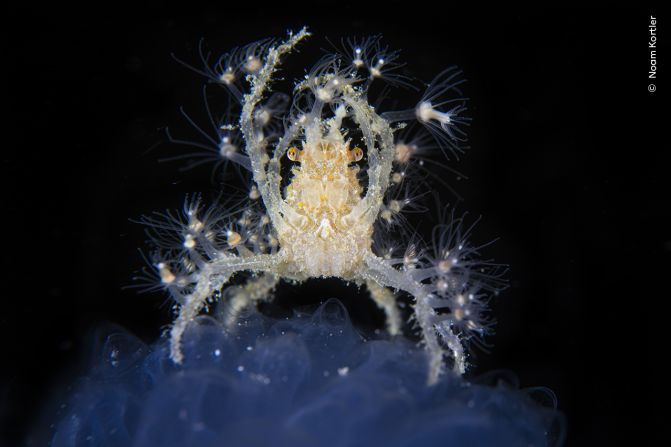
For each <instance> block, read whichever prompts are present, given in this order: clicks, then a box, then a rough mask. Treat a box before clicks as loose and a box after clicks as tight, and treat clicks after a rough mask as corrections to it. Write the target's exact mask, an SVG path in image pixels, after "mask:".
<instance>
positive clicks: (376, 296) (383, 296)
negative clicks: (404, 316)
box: [366, 279, 401, 335]
mask: <svg viewBox="0 0 671 447" xmlns="http://www.w3.org/2000/svg"><path fill="white" fill-rule="evenodd" d="M366 288H368V291H369V292H370V296H371V298H373V301H375V304H377V306H378V307H379V308H380V309H382V310H384V313H385V315H386V317H387V331H389V334H390V335H398V333H399V332H400V331H401V313H400V312H399V311H398V306H397V305H396V297H395V296H394V293H393V292H392V291H391V290H389V289H388V288H386V287H384V286H381V285H380V284H378V283H377V282H375V281H373V280H370V279H369V280H367V281H366Z"/></svg>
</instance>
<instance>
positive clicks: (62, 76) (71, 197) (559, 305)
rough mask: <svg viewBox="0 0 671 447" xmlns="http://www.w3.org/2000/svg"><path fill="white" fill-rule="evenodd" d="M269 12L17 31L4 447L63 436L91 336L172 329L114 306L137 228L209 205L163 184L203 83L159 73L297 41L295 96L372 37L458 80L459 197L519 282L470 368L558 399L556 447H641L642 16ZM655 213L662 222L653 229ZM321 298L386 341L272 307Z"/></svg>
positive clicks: (647, 131)
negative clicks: (356, 327) (335, 48)
mask: <svg viewBox="0 0 671 447" xmlns="http://www.w3.org/2000/svg"><path fill="white" fill-rule="evenodd" d="M280 6H281V7H278V6H276V7H273V8H257V9H254V10H247V11H244V10H241V9H237V8H233V7H230V8H223V9H220V10H211V9H198V8H196V7H189V6H188V5H185V6H183V8H182V9H179V10H172V11H171V10H168V9H165V8H164V7H163V6H161V5H160V4H158V3H156V4H148V5H147V6H145V7H144V8H143V10H142V11H140V10H134V9H128V10H121V9H119V10H110V11H105V12H101V11H93V10H91V11H87V10H81V9H77V10H75V9H73V10H67V9H58V10H56V9H53V10H48V9H40V10H39V11H33V12H30V11H27V10H26V11H22V10H15V11H12V12H11V14H10V15H9V21H8V22H9V23H10V27H11V29H10V33H9V34H8V36H7V38H6V43H8V51H7V52H5V55H4V57H3V65H4V66H5V69H4V71H5V72H8V74H9V81H8V82H7V84H5V87H6V93H5V97H6V98H8V101H6V102H5V111H6V112H8V113H7V115H6V117H5V122H6V123H7V124H8V126H7V129H6V131H5V132H4V138H3V144H2V146H3V150H2V167H3V171H4V174H3V182H4V183H5V184H4V185H3V192H4V197H5V203H4V206H3V210H4V212H3V221H4V225H5V230H4V231H3V236H4V237H3V240H4V247H5V251H4V259H5V265H6V267H5V268H6V270H5V272H6V273H5V275H4V281H3V282H4V290H3V292H4V293H3V294H4V298H3V306H2V310H1V312H0V315H1V316H0V343H1V345H0V347H1V351H0V352H1V353H2V354H1V355H2V359H3V361H2V363H3V366H2V383H1V384H0V420H1V423H2V438H0V444H2V445H5V444H8V445H13V444H16V443H19V442H20V441H22V440H23V439H24V436H25V433H28V432H31V431H32V432H34V430H35V429H36V427H37V430H38V431H39V430H41V429H43V428H44V427H45V426H47V425H48V424H49V423H51V422H53V417H52V418H50V417H49V416H48V414H47V415H45V414H44V413H45V412H47V413H48V411H51V409H50V407H48V406H47V405H46V403H47V402H48V401H49V400H48V396H49V395H50V393H51V392H58V391H59V390H60V391H61V392H62V389H63V387H62V385H60V386H56V385H58V384H62V383H63V382H64V381H65V382H67V381H68V380H70V379H71V378H72V377H73V375H74V374H75V373H76V371H78V369H77V368H78V366H77V365H79V359H80V358H81V357H82V355H83V354H84V353H85V352H87V350H89V349H90V345H91V339H90V336H89V335H88V334H90V333H91V331H92V330H94V329H95V328H96V327H99V326H100V325H101V324H103V322H113V323H116V324H119V325H121V326H123V327H125V328H127V329H128V330H130V331H131V332H133V333H135V334H137V335H138V336H140V337H142V338H143V339H145V340H146V341H148V342H149V341H152V340H154V339H156V338H157V337H158V336H159V335H160V333H161V331H162V330H163V329H165V326H166V325H167V324H168V323H169V322H170V319H171V314H170V309H169V306H168V305H167V304H166V301H165V298H164V297H163V296H162V295H161V294H160V293H158V294H148V295H138V294H136V293H135V291H132V290H122V286H124V285H127V284H129V283H131V277H132V275H133V272H134V271H135V270H137V269H139V268H140V267H141V266H142V265H143V264H142V262H143V261H142V259H141V257H140V255H139V254H138V251H137V248H138V247H144V246H145V245H144V240H145V237H144V234H143V230H142V228H141V227H140V226H138V225H135V224H133V223H131V222H130V221H129V218H137V217H139V216H140V215H142V214H146V213H150V212H151V211H153V210H163V209H166V208H179V207H180V206H181V203H182V200H183V197H184V195H185V194H186V193H190V192H195V191H205V192H207V191H212V190H213V189H214V185H213V183H212V182H211V181H210V175H209V170H208V168H203V169H197V170H192V171H188V172H186V173H184V172H179V170H178V168H179V165H178V164H165V163H163V164H162V163H158V162H157V160H158V159H159V158H161V157H162V156H164V154H165V153H167V152H164V151H171V150H174V147H173V148H172V149H171V148H170V147H168V145H166V144H164V140H165V138H164V135H163V133H162V129H163V128H164V127H165V126H167V125H169V126H171V129H172V128H173V127H175V128H178V129H180V128H181V129H183V130H184V129H186V126H185V125H184V123H183V118H181V117H180V115H179V113H178V107H179V106H180V105H183V106H185V107H186V108H187V109H188V110H191V111H194V114H195V115H196V116H198V113H201V114H202V99H201V90H200V86H201V85H202V81H203V80H202V79H201V78H200V77H198V75H196V74H194V73H192V72H189V71H188V70H186V69H184V68H183V67H182V66H180V65H179V64H177V63H175V61H174V60H173V59H172V58H171V57H170V53H171V52H175V53H176V54H178V55H179V56H180V57H181V58H183V59H187V60H190V61H193V62H194V63H195V62H197V54H196V46H197V43H198V41H199V39H200V38H201V37H204V38H206V42H207V44H208V45H209V46H210V47H211V48H215V49H219V50H221V51H224V50H226V49H229V48H231V47H233V46H236V45H240V44H244V43H247V42H251V41H253V40H256V39H259V38H262V37H266V36H282V35H284V32H285V30H286V29H289V28H292V29H297V28H299V27H300V26H301V25H303V24H307V25H308V26H310V28H311V30H312V31H313V32H314V34H315V35H316V37H315V38H313V40H312V41H310V42H307V43H305V45H304V46H303V50H302V54H301V55H299V56H297V57H296V58H295V59H294V60H293V61H292V62H291V63H290V64H289V65H292V66H294V67H298V71H297V72H296V73H294V74H296V75H300V74H301V73H302V71H301V70H302V69H303V68H308V67H309V66H310V65H311V63H312V61H313V60H314V59H310V58H311V57H313V56H316V55H317V54H319V53H318V51H319V49H320V48H322V47H327V46H328V43H327V42H326V41H325V40H324V38H323V37H324V36H328V37H330V38H331V39H332V40H334V41H338V40H339V39H340V38H341V37H346V36H351V35H359V36H360V35H370V34H377V33H382V34H383V35H384V36H385V38H386V41H387V42H388V43H389V45H390V46H392V47H393V48H400V49H403V51H404V52H403V59H404V61H406V62H407V63H408V68H409V70H411V71H412V73H414V74H415V75H416V76H417V77H419V78H420V79H423V80H425V81H428V80H430V78H431V77H432V76H433V75H434V74H436V73H438V72H439V71H440V70H441V69H442V68H445V67H446V66H448V65H451V64H457V65H459V66H460V67H462V68H463V70H464V71H465V73H466V76H467V77H468V79H469V84H468V87H467V91H468V94H469V96H470V97H471V98H472V102H471V110H470V115H471V116H472V117H473V125H472V126H471V146H472V149H471V150H470V151H469V153H468V154H467V155H466V156H465V157H464V158H463V160H462V161H460V162H459V163H456V164H452V165H451V166H453V167H455V168H456V169H458V170H460V171H462V172H463V173H464V174H466V175H467V176H468V177H469V178H470V179H469V180H467V181H465V180H461V181H457V180H454V179H450V182H451V184H452V185H453V186H454V187H455V188H456V189H457V191H458V192H459V193H460V194H461V195H462V196H463V198H464V204H463V205H461V206H460V209H461V210H463V211H466V210H467V211H469V212H471V213H472V215H473V216H478V215H482V216H483V219H482V221H481V223H480V224H479V225H478V229H477V231H476V233H475V237H476V239H477V240H478V241H480V242H486V241H488V240H490V239H493V238H496V237H500V240H499V241H498V242H496V244H494V245H493V246H492V247H490V248H489V249H488V250H487V254H488V255H491V256H493V257H495V258H496V259H497V260H499V261H501V262H505V263H507V264H509V265H510V266H511V270H510V275H509V278H510V281H511V287H510V288H509V289H508V290H506V291H505V292H504V293H503V294H502V295H501V296H500V297H499V298H498V300H497V303H496V305H495V310H494V312H495V314H496V316H497V320H498V326H497V334H496V336H494V337H493V338H492V339H491V341H492V342H493V345H494V347H493V350H492V352H491V353H489V354H483V353H480V354H479V355H478V357H477V360H476V362H477V367H476V369H475V371H474V372H473V374H475V375H477V374H479V373H482V372H485V371H489V370H493V369H507V370H510V371H513V372H514V373H516V374H517V376H518V377H519V380H520V384H521V386H522V387H531V386H539V385H543V386H548V387H549V388H551V389H552V390H553V391H554V392H555V393H556V394H557V397H558V401H559V408H560V409H561V411H562V412H563V413H564V414H565V416H566V421H567V430H568V432H567V434H568V441H569V442H568V445H615V444H617V443H618V442H621V441H625V440H637V444H640V443H643V440H644V439H645V438H646V437H647V436H648V431H647V430H646V429H644V428H643V427H642V426H641V425H639V419H638V418H637V417H636V416H634V413H636V414H638V416H639V417H640V416H641V415H642V416H647V415H648V414H649V413H650V410H649V407H648V406H647V404H646V403H645V402H643V398H644V397H645V396H648V395H649V393H650V390H651V389H654V385H653V384H650V383H648V384H645V383H642V382H640V381H639V380H638V373H640V372H641V371H643V372H646V371H647V369H648V364H649V360H648V359H649V357H648V355H647V354H646V350H647V339H648V337H649V335H648V329H647V328H648V327H650V326H651V325H653V322H661V321H662V320H663V317H659V316H656V315H655V307H653V306H652V304H654V303H651V302H650V300H651V299H660V298H661V297H659V296H658V298H655V297H654V296H651V295H645V294H643V293H642V292H641V290H640V289H639V284H640V282H642V281H641V277H639V276H638V273H636V272H635V271H634V269H635V268H636V265H638V266H643V267H644V268H646V270H648V273H649V274H650V273H651V271H653V272H652V274H653V275H654V268H655V266H654V265H653V264H654V263H647V264H646V262H645V261H644V260H643V259H641V258H642V256H641V255H638V254H636V251H637V250H639V249H643V250H646V251H647V252H646V253H644V254H643V256H645V257H646V258H645V259H646V260H647V259H649V258H648V257H647V256H649V255H651V254H657V255H659V254H664V255H665V256H666V257H668V253H669V248H670V247H671V244H670V243H669V242H668V239H669V238H668V236H667V238H666V239H667V242H666V244H665V243H664V239H658V240H656V241H655V242H654V243H653V244H647V243H643V242H642V241H643V240H645V239H646V236H649V235H650V233H651V232H652V231H653V230H654V228H652V227H646V230H645V231H639V230H636V229H635V227H636V226H637V225H638V223H640V221H641V220H642V219H646V220H647V221H649V222H653V221H656V222H657V223H658V224H659V223H660V222H661V219H660V218H662V217H666V216H667V214H668V211H667V210H666V208H665V207H668V201H666V200H665V198H664V195H663V190H660V189H659V185H660V184H661V183H662V181H661V180H662V179H661V177H659V176H656V175H655V174H654V173H653V172H654V168H655V166H656V165H657V164H658V163H657V162H656V161H655V160H656V157H658V155H657V154H658V153H659V152H660V151H662V150H663V148H662V147H661V146H659V145H654V144H652V143H651V141H652V140H651V138H650V137H652V136H655V135H656V134H658V133H661V131H662V128H661V126H660V123H661V113H662V112H661V110H660V109H661V108H660V107H659V105H660V102H661V101H660V99H659V98H660V94H661V93H662V91H663V90H664V89H665V88H668V83H667V82H665V81H666V76H664V75H663V74H661V75H660V79H659V81H658V83H657V84H658V87H659V90H658V91H657V92H656V93H655V94H654V95H651V94H650V93H649V92H648V91H647V85H648V79H647V72H648V68H649V53H648V49H647V39H648V22H649V15H650V13H651V12H653V11H647V10H609V11H598V10H571V11H564V10H559V11H545V12H529V11H525V12H523V13H522V12H514V11H512V12H511V11H505V12H504V11H488V12H485V11H484V10H483V11H482V12H480V13H476V12H474V11H470V12H464V11H459V10H454V11H450V10H448V11H438V10H436V9H433V8H430V7H428V6H427V5H426V4H424V3H422V4H421V5H417V6H415V5H414V4H413V3H412V2H403V3H393V2H392V3H388V4H387V6H385V7H375V8H374V7H372V6H369V7H366V8H362V7H360V6H353V5H344V4H341V5H331V4H330V3H321V4H320V5H316V4H315V5H313V6H311V7H308V8H299V7H298V6H295V7H294V8H296V9H294V10H292V9H291V8H292V6H291V4H290V3H286V4H285V5H280ZM653 13H654V12H653ZM660 29H661V28H660ZM668 29H669V30H671V26H669V27H668ZM667 32H668V31H667ZM662 40H663V39H662ZM663 43H664V42H662V44H663ZM662 48H666V49H667V50H668V46H666V47H662ZM660 53H662V54H661V55H660V60H661V59H662V56H664V55H665V53H664V52H663V51H662V50H660ZM669 60H671V59H669ZM660 63H662V64H663V61H662V62H660ZM662 67H664V65H662ZM199 110H200V112H199ZM180 126H181V127H180ZM173 153H174V152H173ZM640 160H644V163H642V164H641V165H639V164H638V163H637V161H640ZM448 178H449V177H448ZM646 181H652V182H650V183H647V182H646ZM439 192H440V193H442V194H444V196H443V197H446V199H445V203H447V202H451V201H453V200H454V196H452V195H450V193H449V192H447V191H439ZM660 193H661V194H660ZM646 203H648V204H653V205H656V206H655V207H650V208H648V211H646V208H645V204H646ZM420 217H421V216H420ZM424 219H425V220H426V219H430V217H425V218H424ZM660 228H661V224H660ZM667 235H668V231H667ZM634 264H636V265H634ZM630 287H631V288H634V289H637V290H638V292H637V293H631V292H630V291H629V288H630ZM331 296H337V297H340V298H343V299H344V300H345V302H346V304H347V306H348V308H349V309H350V311H351V312H352V314H353V317H354V319H355V321H359V322H361V323H362V324H378V325H380V327H382V326H381V325H382V323H381V322H382V320H381V318H380V315H379V312H378V311H377V310H376V308H375V306H374V305H372V304H371V303H370V302H367V301H366V300H365V299H364V298H365V295H363V294H359V295H357V294H356V291H355V290H354V289H348V288H347V287H345V286H338V285H337V284H336V283H326V284H324V283H319V281H315V282H311V283H310V284H308V285H307V286H306V287H305V288H303V289H300V288H299V289H291V288H290V287H282V288H281V289H280V290H279V291H278V297H277V299H278V300H279V301H278V302H279V303H280V304H282V305H283V306H289V307H290V306H292V305H295V304H297V303H298V304H304V303H306V302H318V301H319V300H322V299H325V298H329V297H331ZM292 303H293V304H292ZM625 429H629V430H625ZM1 439H4V442H3V441H2V440H1ZM31 439H32V440H33V441H32V442H33V443H32V444H31V445H37V442H38V441H37V439H38V438H35V437H32V438H28V441H27V442H29V443H30V440H31Z"/></svg>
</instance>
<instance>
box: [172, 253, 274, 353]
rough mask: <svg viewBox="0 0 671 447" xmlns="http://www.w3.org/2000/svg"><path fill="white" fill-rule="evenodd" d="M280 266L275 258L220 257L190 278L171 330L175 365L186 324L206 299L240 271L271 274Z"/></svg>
mask: <svg viewBox="0 0 671 447" xmlns="http://www.w3.org/2000/svg"><path fill="white" fill-rule="evenodd" d="M279 262H280V257H279V255H277V254H274V255H254V256H249V257H238V256H233V255H221V256H220V257H218V258H216V259H214V260H212V261H210V262H208V263H206V264H204V265H203V266H202V268H201V269H200V270H199V271H198V272H196V273H193V274H192V279H193V281H194V283H195V285H194V286H193V289H192V291H191V293H189V294H188V295H186V296H185V297H184V298H183V300H182V301H183V302H182V305H181V306H180V308H179V315H178V316H177V319H176V320H175V323H174V324H173V326H172V329H171V330H170V358H171V359H172V360H173V361H174V362H175V363H178V364H179V363H182V362H183V361H184V354H183V353H182V346H181V344H182V336H183V335H184V331H185V330H186V327H187V326H188V324H189V323H190V322H191V321H192V320H193V319H194V318H195V317H196V316H197V315H198V313H199V312H200V311H201V310H202V308H203V306H204V305H205V303H206V302H207V299H208V298H209V297H210V296H212V294H213V293H214V292H215V291H217V290H220V289H221V288H222V287H223V286H224V285H225V284H226V283H227V282H228V280H229V279H230V277H231V276H232V275H233V274H235V273H237V272H240V271H254V272H269V273H271V274H272V273H274V272H275V270H276V269H277V266H278V264H279Z"/></svg>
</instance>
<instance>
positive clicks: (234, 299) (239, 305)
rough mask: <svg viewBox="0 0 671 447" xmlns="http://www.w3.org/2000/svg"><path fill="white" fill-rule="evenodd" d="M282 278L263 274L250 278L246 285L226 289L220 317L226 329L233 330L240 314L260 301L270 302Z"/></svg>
mask: <svg viewBox="0 0 671 447" xmlns="http://www.w3.org/2000/svg"><path fill="white" fill-rule="evenodd" d="M279 281H280V277H279V276H277V275H274V274H271V273H261V274H259V275H258V276H255V277H252V278H250V279H249V280H248V281H247V282H246V283H245V284H242V285H239V286H233V287H229V288H228V289H226V293H225V295H224V296H225V299H224V300H223V301H222V302H221V303H220V306H222V308H221V311H220V315H221V317H222V320H223V322H224V326H225V327H226V329H229V330H230V329H232V328H233V327H234V326H235V324H236V323H237V322H238V319H239V317H240V314H241V313H242V312H243V311H244V310H245V309H247V308H249V307H251V306H255V305H256V304H257V303H259V302H260V301H268V300H269V299H270V298H271V294H272V292H273V289H275V287H276V286H277V284H278V283H279Z"/></svg>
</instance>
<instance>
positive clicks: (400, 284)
mask: <svg viewBox="0 0 671 447" xmlns="http://www.w3.org/2000/svg"><path fill="white" fill-rule="evenodd" d="M366 266H367V268H368V269H367V270H366V271H365V272H362V276H363V277H364V278H365V279H366V280H367V281H373V282H375V283H377V284H379V285H382V286H386V287H391V288H393V289H397V290H403V291H405V292H408V293H409V294H411V295H412V296H413V298H414V300H415V304H414V310H415V315H414V316H415V319H416V321H417V324H418V325H419V327H420V329H421V331H422V342H423V343H424V345H425V347H426V350H427V352H428V355H429V374H428V378H427V382H428V384H429V385H433V384H435V383H436V382H437V381H438V377H439V376H440V374H441V373H442V371H443V355H444V353H445V350H444V348H443V346H442V345H441V343H440V339H439V337H438V336H440V337H441V338H442V339H443V342H444V343H445V344H446V345H447V347H448V349H449V351H450V354H451V355H452V358H453V360H454V365H453V370H454V371H455V372H456V373H458V374H463V373H464V372H465V370H466V356H465V353H464V349H463V346H462V344H461V340H459V337H458V336H457V335H456V334H455V333H454V332H453V331H452V329H451V328H450V326H449V324H445V323H446V321H445V320H443V319H441V318H439V316H438V314H437V313H436V311H435V310H434V308H433V306H432V304H433V302H434V300H435V298H434V297H433V296H432V295H431V294H430V293H429V291H428V290H427V287H426V286H425V285H424V284H422V283H421V282H418V281H416V280H415V279H413V278H412V276H411V275H410V274H408V273H407V272H404V271H401V270H398V269H396V268H394V267H393V266H392V265H390V264H389V263H388V262H387V261H385V260H384V259H382V258H379V257H377V256H375V255H374V254H372V253H370V254H369V255H368V256H367V257H366Z"/></svg>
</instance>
